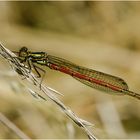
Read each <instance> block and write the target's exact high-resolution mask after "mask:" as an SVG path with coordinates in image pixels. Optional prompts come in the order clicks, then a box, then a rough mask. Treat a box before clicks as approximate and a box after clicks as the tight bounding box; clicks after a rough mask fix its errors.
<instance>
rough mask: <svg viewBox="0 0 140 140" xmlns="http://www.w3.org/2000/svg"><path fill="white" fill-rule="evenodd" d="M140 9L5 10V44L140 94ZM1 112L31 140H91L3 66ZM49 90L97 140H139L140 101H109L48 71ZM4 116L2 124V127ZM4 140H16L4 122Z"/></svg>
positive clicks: (1, 24) (39, 6)
mask: <svg viewBox="0 0 140 140" xmlns="http://www.w3.org/2000/svg"><path fill="white" fill-rule="evenodd" d="M139 25H140V2H88V1H85V2H84V1H83V2H80V1H79V2H78V1H77V2H49V1H48V2H47V1H46V2H0V41H1V43H3V45H5V47H7V48H9V49H11V50H16V51H17V50H19V48H20V47H21V46H27V47H28V48H29V49H30V50H32V51H46V52H48V53H49V54H51V55H55V56H58V57H62V58H65V59H67V60H69V61H72V62H74V63H76V64H78V65H82V66H85V67H88V68H92V69H95V70H99V71H103V72H105V73H109V74H112V75H116V76H119V77H121V78H123V79H125V81H126V82H127V83H128V85H129V88H130V90H132V91H135V92H137V93H140V26H139ZM0 66H1V69H0V96H1V97H0V112H1V113H2V114H3V115H5V116H6V117H7V118H8V119H9V120H10V121H11V122H12V123H13V124H15V125H16V126H17V127H18V128H19V129H20V130H21V131H22V132H23V133H24V134H26V135H27V136H28V137H30V138H38V139H39V138H46V139H47V138H72V139H77V138H87V137H86V135H85V134H84V133H83V130H81V129H80V128H79V127H77V126H76V125H75V124H74V123H73V122H71V121H70V120H69V119H68V118H67V117H66V116H65V115H64V113H62V112H61V111H60V109H59V108H58V107H56V105H55V104H54V103H52V102H51V101H49V100H48V101H47V102H46V103H44V102H43V101H40V100H36V99H35V98H33V97H32V96H31V95H29V94H28V92H27V89H26V88H27V87H26V86H24V85H23V82H25V81H24V80H21V78H20V77H19V76H18V75H17V74H16V73H15V72H12V69H11V67H10V66H9V65H8V63H6V62H5V61H4V60H3V59H2V58H1V59H0ZM45 70H46V78H45V80H44V83H46V84H47V85H49V86H50V87H51V88H54V89H56V90H58V91H59V92H61V93H63V94H64V97H60V99H61V100H62V101H63V102H64V103H65V104H66V105H67V106H69V107H70V108H71V109H72V110H73V111H74V112H75V113H76V114H77V115H78V116H79V117H80V118H82V119H85V120H87V121H90V122H92V123H93V124H94V128H93V129H92V131H93V133H94V135H95V136H96V137H97V138H112V139H115V138H121V139H122V138H124V139H126V138H132V139H136V138H139V139H140V101H138V100H136V99H134V98H131V97H128V96H117V95H116V96H115V95H109V94H106V93H104V92H100V91H97V90H95V89H92V88H90V87H87V86H85V85H83V84H81V83H80V82H78V81H76V80H75V79H73V78H71V77H70V76H68V75H65V74H62V73H60V72H57V71H53V70H50V69H48V68H45ZM1 117H2V116H0V120H1V119H2V118H1ZM0 138H1V139H3V138H19V137H18V136H17V134H16V133H15V132H13V131H12V130H11V129H10V128H9V127H7V126H6V125H4V124H3V123H1V121H0Z"/></svg>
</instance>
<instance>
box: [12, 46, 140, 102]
mask: <svg viewBox="0 0 140 140" xmlns="http://www.w3.org/2000/svg"><path fill="white" fill-rule="evenodd" d="M14 53H17V54H18V59H19V60H20V62H21V63H24V62H27V64H28V69H29V70H30V71H31V68H33V69H34V70H35V71H36V73H37V76H38V77H41V74H40V73H39V70H41V71H42V72H44V74H45V70H43V69H42V68H40V67H39V66H37V65H36V64H39V65H42V66H47V67H49V68H50V69H53V70H57V71H60V72H63V73H66V74H68V75H71V76H72V77H73V78H75V79H76V80H79V81H80V82H82V83H83V84H85V85H88V86H90V87H92V88H95V89H98V90H102V91H105V92H108V93H114V94H119V95H129V96H133V97H135V98H137V99H140V94H137V93H134V92H132V91H129V88H128V85H127V83H126V82H125V81H124V80H123V79H121V78H119V77H116V76H112V75H110V74H106V73H103V72H99V71H96V70H92V69H89V68H85V67H82V66H78V65H76V64H74V63H72V62H70V61H68V60H65V59H62V58H59V57H56V56H52V55H48V54H47V53H46V52H31V51H28V48H26V47H22V48H21V49H20V50H19V52H14ZM42 79H43V78H42Z"/></svg>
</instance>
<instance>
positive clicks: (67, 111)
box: [0, 43, 96, 140]
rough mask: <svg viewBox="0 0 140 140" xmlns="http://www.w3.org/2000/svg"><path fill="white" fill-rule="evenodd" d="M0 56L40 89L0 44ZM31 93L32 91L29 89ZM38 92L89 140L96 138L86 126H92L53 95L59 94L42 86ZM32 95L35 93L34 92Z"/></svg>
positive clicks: (33, 79) (20, 64)
mask: <svg viewBox="0 0 140 140" xmlns="http://www.w3.org/2000/svg"><path fill="white" fill-rule="evenodd" d="M0 54H1V56H2V57H3V58H5V59H6V60H7V61H8V62H9V63H10V65H11V66H12V68H13V69H14V70H15V71H16V72H17V73H18V74H19V75H21V76H24V78H25V79H27V80H28V81H30V82H31V83H32V84H34V85H35V86H36V87H37V88H38V89H39V88H40V80H39V79H38V78H36V76H35V75H34V74H33V73H32V72H29V70H28V69H27V67H26V66H24V65H23V64H22V63H20V62H19V61H18V59H17V58H16V56H15V54H14V53H12V52H11V51H10V50H8V49H7V48H5V47H4V46H3V45H2V44H1V43H0ZM31 91H34V90H33V89H31ZM40 91H41V92H42V93H43V94H44V95H47V97H48V98H49V99H51V100H52V101H53V102H54V103H55V104H56V105H58V106H59V107H60V108H61V110H62V111H63V112H64V113H65V114H66V115H67V116H68V117H69V118H70V119H71V120H73V121H74V122H75V123H76V124H77V125H78V126H79V127H80V128H82V129H83V130H84V131H85V133H86V134H87V136H88V138H89V139H94V140H96V137H95V136H94V135H93V134H92V132H91V131H90V130H89V129H88V126H92V124H91V123H89V122H87V121H85V120H82V119H80V118H79V117H78V116H76V115H75V113H74V112H72V111H71V110H70V108H68V107H67V106H65V105H64V104H63V103H62V102H61V101H60V100H59V99H58V98H57V96H56V94H54V93H57V94H58V93H59V92H57V91H55V90H54V89H51V88H50V87H48V86H46V85H44V84H42V85H41V88H40ZM34 93H37V92H36V91H34ZM36 95H38V97H41V98H42V99H45V97H44V96H43V97H42V96H41V95H40V94H36Z"/></svg>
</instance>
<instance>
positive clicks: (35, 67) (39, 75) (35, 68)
mask: <svg viewBox="0 0 140 140" xmlns="http://www.w3.org/2000/svg"><path fill="white" fill-rule="evenodd" d="M32 66H33V68H34V70H35V71H36V73H37V74H38V78H40V77H41V74H40V73H39V71H38V70H37V69H39V70H41V71H42V72H43V76H42V78H41V81H40V89H41V84H42V81H43V79H44V77H45V74H46V71H45V70H43V69H41V68H40V67H38V66H36V65H35V64H33V63H32Z"/></svg>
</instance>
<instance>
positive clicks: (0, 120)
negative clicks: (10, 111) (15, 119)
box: [0, 112, 30, 139]
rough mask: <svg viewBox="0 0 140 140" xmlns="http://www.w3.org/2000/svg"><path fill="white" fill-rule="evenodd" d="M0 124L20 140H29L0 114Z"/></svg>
mask: <svg viewBox="0 0 140 140" xmlns="http://www.w3.org/2000/svg"><path fill="white" fill-rule="evenodd" d="M0 122H2V123H3V124H4V125H6V126H7V127H8V128H10V129H11V130H12V131H13V132H15V134H16V135H17V136H18V137H19V138H21V139H30V137H28V136H27V135H26V134H25V133H23V131H21V130H20V129H19V128H18V127H17V126H16V125H15V124H14V123H12V122H11V121H10V120H9V119H8V118H7V117H6V116H5V115H4V114H2V113H1V112H0Z"/></svg>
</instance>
